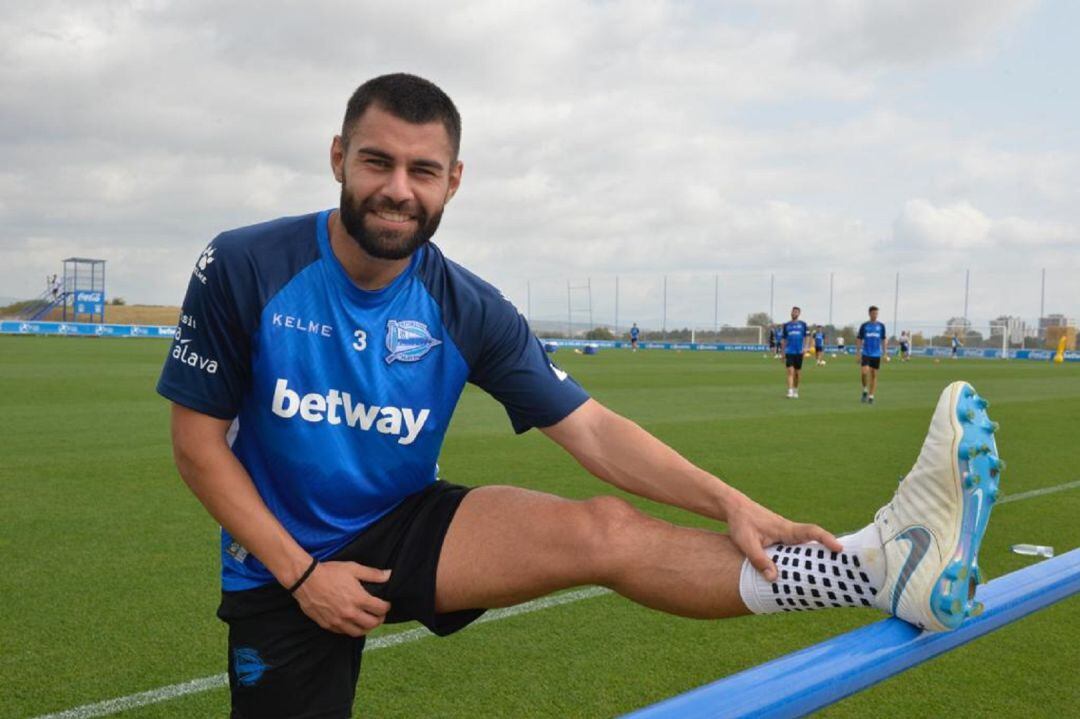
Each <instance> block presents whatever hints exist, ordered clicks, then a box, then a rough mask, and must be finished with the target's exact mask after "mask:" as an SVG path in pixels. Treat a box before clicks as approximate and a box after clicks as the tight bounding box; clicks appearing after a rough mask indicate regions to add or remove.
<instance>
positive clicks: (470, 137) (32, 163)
mask: <svg viewBox="0 0 1080 719" xmlns="http://www.w3.org/2000/svg"><path fill="white" fill-rule="evenodd" d="M1028 7H1029V4H1028V3H1023V2H1015V3H1009V2H993V3H979V4H978V5H977V6H976V5H975V4H973V3H970V2H961V3H955V4H951V5H950V6H949V7H947V8H944V7H942V6H940V4H939V3H929V2H924V1H922V0H920V1H918V2H908V3H900V2H886V3H855V2H840V1H837V2H821V3H814V4H812V5H810V4H794V5H792V4H790V3H783V4H778V3H777V4H768V3H767V4H764V5H761V4H758V3H743V4H738V3H736V4H731V5H726V4H725V5H720V4H709V3H683V2H656V3H653V2H649V3H644V2H643V3H619V4H613V3H595V2H584V1H578V0H554V1H553V2H550V3H524V4H522V3H503V2H496V1H495V0H475V1H473V2H464V3H456V4H454V6H453V8H452V9H448V6H447V5H445V4H444V3H436V2H401V3H396V4H394V7H393V11H392V12H390V11H388V10H387V6H386V5H385V4H384V3H374V2H345V1H344V0H340V1H332V0H313V1H312V2H307V3H302V4H296V3H288V4H275V5H274V6H272V7H271V6H267V5H266V4H265V3H255V2H235V3H212V2H185V3H179V2H167V1H164V0H155V1H144V2H133V3H128V2H85V3H79V4H77V5H72V4H71V3H66V2H51V3H50V2H21V3H20V2H13V3H6V4H5V7H4V10H3V11H0V13H2V14H0V89H2V92H0V294H3V295H20V296H28V295H30V294H36V293H37V291H38V289H39V288H38V285H39V284H40V280H39V279H37V278H38V277H39V276H44V275H45V274H50V273H52V272H54V271H56V269H57V266H58V264H59V260H60V259H62V258H63V257H66V256H68V255H72V254H78V255H89V256H99V257H103V258H105V259H107V260H108V261H109V263H110V264H109V278H110V291H111V294H118V295H122V296H124V297H125V298H127V299H128V300H129V301H143V302H154V303H174V302H177V301H178V300H179V299H180V297H181V295H182V293H183V289H184V286H185V284H186V280H185V277H186V276H187V273H188V272H189V270H190V267H191V263H192V262H193V261H194V260H195V257H196V256H197V255H198V253H199V251H200V250H201V249H202V248H203V247H204V246H205V244H206V243H207V241H208V240H209V239H211V238H212V237H213V236H214V235H215V234H217V232H219V231H221V230H223V229H226V228H229V227H235V226H238V225H243V224H249V223H252V222H257V221H262V220H265V219H268V218H270V217H273V216H278V215H288V214H299V213H303V212H310V211H314V210H317V209H321V208H324V207H329V206H333V205H335V204H336V202H337V193H338V187H337V185H336V184H335V183H334V182H333V180H332V178H331V177H330V175H329V171H328V159H327V158H328V146H329V142H330V138H331V136H332V135H333V134H334V133H335V132H336V131H337V129H338V125H339V123H340V116H341V113H342V110H343V107H344V103H345V100H346V99H347V97H348V95H349V93H350V92H351V91H352V90H353V89H354V87H355V85H356V84H358V83H359V82H361V81H362V80H364V79H366V78H368V77H370V76H373V75H375V74H378V73H380V72H386V71H397V70H409V71H412V72H416V73H418V74H421V75H425V76H428V77H430V78H432V79H433V80H435V81H437V82H438V83H439V84H440V85H442V86H443V87H444V88H445V89H446V90H447V91H448V92H449V93H450V94H451V96H452V97H454V99H455V101H456V102H457V104H458V106H459V108H460V109H461V112H462V115H463V119H464V135H463V144H462V157H463V159H464V160H465V164H466V169H465V179H464V184H463V186H462V189H461V192H460V193H459V194H458V196H457V197H456V198H455V199H454V201H453V202H452V203H451V205H450V206H449V207H448V209H447V212H446V216H445V218H444V221H443V224H442V227H441V229H440V232H439V236H438V238H437V241H438V242H439V243H440V244H441V245H442V246H443V247H444V249H445V250H446V251H447V252H448V253H449V254H450V255H451V256H452V257H454V258H455V259H458V260H460V261H462V262H464V263H465V264H467V265H468V266H470V267H471V268H472V269H474V270H475V271H477V272H478V273H479V274H481V275H482V276H485V277H488V278H490V279H491V280H493V281H494V282H496V284H499V285H500V286H503V287H504V288H506V289H507V291H508V293H511V294H513V295H514V298H515V300H517V301H518V302H519V304H520V303H522V298H521V297H520V295H521V294H522V293H523V292H524V287H525V283H526V282H527V281H528V280H529V279H530V278H532V279H534V280H536V281H537V282H539V281H540V280H541V278H548V279H545V280H544V281H545V282H546V281H548V280H550V281H551V283H552V286H553V287H558V286H562V287H563V292H564V293H565V281H566V279H568V278H569V277H581V276H592V277H594V278H598V279H597V281H599V278H601V277H606V278H609V279H613V277H614V275H616V274H622V275H623V276H625V277H630V276H635V277H638V278H640V279H641V283H642V286H649V287H654V286H655V285H656V283H657V282H658V281H659V280H658V279H657V278H659V277H660V276H661V275H662V274H663V273H669V274H671V276H672V277H675V276H678V277H679V278H680V280H679V281H680V282H681V283H683V284H684V285H686V286H690V285H694V286H697V285H700V286H701V287H702V288H704V289H701V292H704V293H706V295H707V294H708V291H709V289H708V288H709V287H711V278H712V277H713V275H714V274H715V273H728V279H727V280H726V282H727V286H728V287H729V290H730V291H731V292H732V293H733V295H732V297H731V298H730V299H729V301H726V303H725V304H726V306H727V307H729V311H730V312H731V313H732V314H731V316H730V317H728V318H727V321H739V320H741V319H743V318H744V316H745V313H744V312H743V306H744V305H745V306H747V307H749V308H750V309H747V310H746V311H753V310H758V309H761V308H762V296H763V293H762V291H761V287H762V286H763V282H762V280H761V277H766V278H767V277H768V275H769V274H771V273H773V272H777V273H792V275H794V276H797V275H798V274H799V272H809V273H813V274H814V277H815V278H817V279H815V280H814V283H818V284H815V285H814V290H813V291H814V292H815V293H817V295H818V296H820V295H821V294H822V290H821V288H820V286H819V284H820V282H821V281H822V280H821V278H822V277H827V273H828V272H829V271H836V272H837V273H838V274H840V275H841V276H843V277H852V276H854V275H855V274H857V273H859V272H861V271H862V268H864V267H867V266H873V265H874V263H875V261H876V258H875V253H889V256H890V257H891V258H893V259H895V261H897V262H901V263H904V262H912V263H916V262H919V263H922V264H923V265H924V266H935V265H939V264H941V263H943V262H948V261H951V258H953V257H954V256H955V254H956V253H957V252H961V253H962V252H963V251H967V250H972V249H979V248H991V249H992V250H993V252H990V253H988V254H987V255H985V256H983V255H980V257H979V261H980V262H982V263H984V264H985V266H986V267H988V268H989V267H994V268H996V267H998V266H1004V265H1005V264H1006V263H1014V262H1015V261H1016V257H1015V256H1014V255H1013V254H1010V253H1012V252H1013V251H1014V249H1015V248H1019V247H1023V248H1026V249H1025V251H1026V252H1027V257H1028V258H1035V257H1038V258H1043V257H1053V258H1056V259H1057V260H1058V261H1059V262H1060V263H1061V266H1063V267H1076V266H1077V264H1078V263H1080V260H1078V259H1077V257H1076V253H1075V252H1074V253H1072V254H1069V253H1070V244H1069V242H1068V238H1069V237H1070V234H1069V233H1070V232H1072V229H1073V228H1075V227H1076V226H1078V225H1080V210H1078V209H1077V208H1080V203H1078V202H1077V201H1076V200H1077V199H1080V198H1078V197H1077V192H1078V190H1077V189H1076V188H1078V187H1080V159H1078V158H1077V156H1076V155H1075V153H1073V154H1070V153H1069V152H1065V151H1054V152H1048V151H1045V150H1038V151H1036V150H1029V149H1025V147H1024V143H1023V142H1021V141H1019V140H1017V138H1016V137H1015V136H1014V134H1012V131H1011V129H1010V127H1011V126H1008V125H1002V126H995V125H993V124H988V125H987V126H985V127H982V128H980V130H979V132H973V131H972V130H971V128H969V127H966V126H963V125H962V124H958V123H957V122H956V121H955V120H954V119H952V118H950V117H949V116H947V115H945V114H941V115H935V114H934V113H930V114H929V115H928V114H926V113H916V112H913V111H912V110H911V108H908V107H905V106H903V105H902V104H897V103H896V102H895V101H894V98H893V97H892V96H891V95H890V94H889V92H888V90H889V89H890V88H891V87H893V86H894V84H895V83H898V82H899V83H911V82H915V79H916V78H922V77H924V76H925V74H926V73H928V72H932V71H933V70H934V68H948V67H949V66H950V63H952V62H956V61H957V59H967V58H971V57H980V56H988V55H993V54H994V53H996V52H1000V51H1001V46H1002V44H1003V42H1004V39H1006V38H1008V37H1009V35H1010V33H1011V32H1013V31H1014V30H1013V28H1014V27H1015V26H1016V25H1017V24H1019V23H1020V22H1021V21H1022V20H1023V19H1024V18H1025V17H1026V15H1025V13H1026V12H1029V11H1028ZM807 8H809V9H807ZM928 118H929V119H928ZM910 198H921V199H910ZM988 208H991V209H992V210H993V211H991V209H988ZM995 218H996V219H995ZM1031 261H1033V260H1031ZM1077 269H1080V268H1077ZM994 271H997V270H996V269H995V270H994ZM740 272H742V273H754V274H755V277H756V279H754V280H753V281H749V280H747V283H746V285H745V287H744V286H743V285H742V284H740V283H741V280H738V281H736V280H737V278H736V277H735V276H734V275H733V274H732V273H736V274H737V273H740ZM694 277H697V278H698V279H693V278H694ZM553 278H555V279H553ZM605 281H607V280H605ZM845 282H847V283H849V284H850V285H851V286H854V280H845ZM695 283H696V284H695ZM791 285H792V286H796V285H797V283H795V282H792V283H791ZM627 291H628V292H629V290H627ZM649 292H651V293H653V294H652V295H651V296H652V297H653V299H652V300H648V302H649V303H650V304H651V305H656V304H657V303H656V302H655V301H654V300H655V290H649ZM738 292H743V293H744V294H745V295H746V296H747V299H746V300H745V302H744V301H743V299H742V298H736V297H735V296H734V295H735V294H737V293H738ZM852 292H853V293H855V292H856V290H852ZM860 292H861V290H860ZM557 294H558V293H556V295H557ZM609 294H610V293H609ZM765 297H766V299H767V294H766V295H765ZM565 299H566V298H565V296H563V297H562V302H563V303H565ZM627 301H628V302H629V301H630V300H629V295H628V299H627ZM644 301H645V300H643V302H644ZM784 301H785V302H787V299H785V300H784ZM552 302H553V303H555V304H557V303H558V300H557V299H553V300H552ZM555 304H553V305H552V306H553V307H554V306H555ZM703 304H709V305H710V306H711V300H710V299H708V298H707V297H705V296H703V298H697V297H696V296H695V299H693V300H687V301H686V305H687V310H686V312H687V313H689V312H692V311H693V309H694V307H697V306H701V305H703ZM851 304H852V306H857V305H861V304H862V301H861V299H860V300H859V302H858V303H855V302H854V301H853V302H852V303H851ZM553 311H555V310H553ZM643 311H644V310H643ZM740 315H742V316H741V317H740Z"/></svg>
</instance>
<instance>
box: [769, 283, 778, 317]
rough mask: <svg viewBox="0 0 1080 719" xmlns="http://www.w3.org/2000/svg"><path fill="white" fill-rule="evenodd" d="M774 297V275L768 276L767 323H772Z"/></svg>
mask: <svg viewBox="0 0 1080 719" xmlns="http://www.w3.org/2000/svg"><path fill="white" fill-rule="evenodd" d="M774 297H776V275H769V322H772V321H773V298H774Z"/></svg>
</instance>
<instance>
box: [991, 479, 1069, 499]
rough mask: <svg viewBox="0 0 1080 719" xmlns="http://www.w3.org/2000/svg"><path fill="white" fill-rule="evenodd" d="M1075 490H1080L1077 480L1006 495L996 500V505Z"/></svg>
mask: <svg viewBox="0 0 1080 719" xmlns="http://www.w3.org/2000/svg"><path fill="white" fill-rule="evenodd" d="M1077 488H1080V480H1077V481H1075V482H1066V483H1065V484H1056V485H1054V486H1053V487H1043V488H1042V489H1032V490H1030V491H1027V492H1020V493H1018V494H1006V495H1005V496H1004V497H1002V498H1001V499H999V500H998V504H1005V503H1006V502H1019V501H1020V500H1021V499H1031V498H1032V497H1041V496H1043V495H1044V494H1054V493H1055V492H1064V491H1065V490H1067V489H1077Z"/></svg>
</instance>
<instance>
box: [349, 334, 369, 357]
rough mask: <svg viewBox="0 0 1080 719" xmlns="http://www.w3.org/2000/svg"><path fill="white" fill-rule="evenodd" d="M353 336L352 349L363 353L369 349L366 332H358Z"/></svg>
mask: <svg viewBox="0 0 1080 719" xmlns="http://www.w3.org/2000/svg"><path fill="white" fill-rule="evenodd" d="M352 334H353V343H352V347H353V349H354V350H356V351H357V352H363V351H364V350H366V349H367V332H364V330H356V331H355V332H353V333H352Z"/></svg>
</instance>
